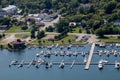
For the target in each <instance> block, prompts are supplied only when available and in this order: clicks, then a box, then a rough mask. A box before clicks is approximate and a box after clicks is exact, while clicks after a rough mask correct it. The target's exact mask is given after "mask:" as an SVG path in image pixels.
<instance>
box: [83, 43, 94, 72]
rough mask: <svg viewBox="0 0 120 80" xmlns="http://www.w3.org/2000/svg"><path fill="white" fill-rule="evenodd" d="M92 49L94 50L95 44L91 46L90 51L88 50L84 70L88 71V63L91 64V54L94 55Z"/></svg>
mask: <svg viewBox="0 0 120 80" xmlns="http://www.w3.org/2000/svg"><path fill="white" fill-rule="evenodd" d="M94 48H95V43H93V44H92V46H91V50H90V53H89V56H88V59H87V63H86V65H85V70H88V69H89V67H90V63H91V60H92V56H93V53H94Z"/></svg>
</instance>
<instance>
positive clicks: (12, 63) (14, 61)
mask: <svg viewBox="0 0 120 80" xmlns="http://www.w3.org/2000/svg"><path fill="white" fill-rule="evenodd" d="M17 62H18V61H16V60H15V59H14V60H13V61H11V63H10V64H9V67H11V65H15V64H16V63H17Z"/></svg>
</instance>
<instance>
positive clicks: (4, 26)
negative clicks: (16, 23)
mask: <svg viewBox="0 0 120 80" xmlns="http://www.w3.org/2000/svg"><path fill="white" fill-rule="evenodd" d="M7 27H8V25H1V26H0V28H7Z"/></svg>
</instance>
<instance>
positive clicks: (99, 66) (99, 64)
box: [98, 60, 103, 69]
mask: <svg viewBox="0 0 120 80" xmlns="http://www.w3.org/2000/svg"><path fill="white" fill-rule="evenodd" d="M98 68H99V69H103V60H100V61H99V63H98Z"/></svg>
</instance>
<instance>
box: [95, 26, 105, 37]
mask: <svg viewBox="0 0 120 80" xmlns="http://www.w3.org/2000/svg"><path fill="white" fill-rule="evenodd" d="M96 35H98V36H99V37H104V32H103V30H102V28H100V29H97V30H96Z"/></svg>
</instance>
